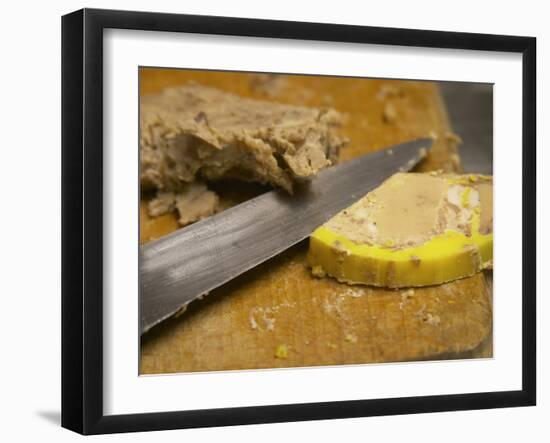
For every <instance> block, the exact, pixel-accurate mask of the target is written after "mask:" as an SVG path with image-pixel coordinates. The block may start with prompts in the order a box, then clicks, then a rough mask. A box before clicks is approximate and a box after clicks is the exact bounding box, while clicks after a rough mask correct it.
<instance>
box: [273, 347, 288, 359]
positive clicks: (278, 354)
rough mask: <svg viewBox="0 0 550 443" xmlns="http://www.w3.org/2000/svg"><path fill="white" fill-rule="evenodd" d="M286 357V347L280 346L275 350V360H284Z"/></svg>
mask: <svg viewBox="0 0 550 443" xmlns="http://www.w3.org/2000/svg"><path fill="white" fill-rule="evenodd" d="M287 357H288V346H287V345H285V344H280V345H278V346H277V348H276V349H275V358H280V359H285V358H287Z"/></svg>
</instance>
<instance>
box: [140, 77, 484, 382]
mask: <svg viewBox="0 0 550 443" xmlns="http://www.w3.org/2000/svg"><path fill="white" fill-rule="evenodd" d="M189 81H195V82H198V83H201V84H205V85H210V86H215V87H218V88H221V89H223V90H226V91H229V92H234V93H237V94H240V95H242V96H248V97H254V98H260V99H265V100H274V101H278V102H283V103H290V104H298V105H310V106H324V107H327V106H329V107H333V108H335V109H337V110H339V111H340V112H343V113H344V114H345V116H346V118H345V124H344V126H343V128H342V129H341V133H342V134H343V135H344V136H346V137H348V138H349V139H350V143H349V145H348V146H347V147H346V148H344V149H343V150H342V152H341V155H340V158H341V159H342V160H346V159H350V158H353V157H356V156H358V155H361V154H363V153H366V152H370V151H374V150H376V149H380V148H382V147H385V146H388V145H391V144H395V143H399V142H403V141H407V140H410V139H413V138H417V137H423V136H431V137H433V138H434V146H433V149H432V152H431V154H430V156H429V157H428V159H427V160H426V161H424V162H423V163H422V164H421V165H420V167H419V168H418V169H419V170H434V169H443V170H446V171H460V170H461V164H460V158H459V156H458V154H457V145H456V143H457V140H458V139H457V138H456V136H455V135H454V134H453V133H452V132H451V126H450V123H449V121H448V117H447V113H446V111H445V107H444V104H443V102H442V99H441V95H440V93H439V89H438V86H437V85H436V84H435V83H431V82H411V81H391V80H380V79H357V78H335V77H315V76H286V75H285V76H273V75H264V74H243V73H226V72H209V71H186V70H161V69H142V71H141V72H140V88H141V90H140V93H141V94H147V93H155V92H159V91H161V90H162V89H163V88H165V87H167V86H172V85H178V84H184V83H186V82H189ZM215 188H216V191H217V192H218V193H220V196H221V201H222V204H223V205H224V207H229V206H232V205H234V204H237V203H239V202H241V201H244V200H246V199H248V198H251V197H253V196H255V195H258V194H259V193H260V192H262V191H264V190H265V188H262V187H261V186H255V185H250V184H238V183H229V184H228V183H224V184H222V185H220V184H218V185H215ZM258 217H269V214H258ZM404 222H406V221H404ZM140 223H141V224H140V228H141V230H140V239H141V242H142V243H144V242H146V241H150V240H152V239H155V238H158V237H160V236H162V235H165V234H167V233H169V232H172V231H173V230H175V229H177V228H178V226H177V223H176V217H175V215H174V214H169V215H165V216H161V217H157V218H155V219H151V218H149V217H148V215H147V213H146V211H145V208H144V201H143V202H142V210H141V219H140ZM306 251H307V241H305V242H302V243H301V244H299V245H297V246H295V247H293V248H291V249H289V250H288V251H286V252H285V253H283V254H281V255H280V256H278V257H276V258H274V259H272V260H270V261H268V262H266V263H264V264H262V265H261V266H259V267H257V268H255V269H253V270H252V271H250V272H247V273H246V274H243V275H242V276H240V277H239V278H237V279H235V280H233V281H231V282H230V283H228V284H226V285H224V286H223V287H220V288H218V289H217V290H215V291H213V292H212V293H211V294H210V295H208V296H207V297H205V298H204V299H203V300H200V301H197V302H194V303H192V304H191V306H190V307H189V309H188V310H187V311H186V312H185V313H184V314H183V315H181V316H179V317H178V318H172V319H169V320H167V321H165V322H164V323H162V324H161V325H159V326H157V327H155V328H153V329H152V330H151V331H150V332H148V333H147V334H145V335H144V336H143V337H142V342H141V360H140V372H141V373H142V374H159V373H173V372H190V371H212V370H232V369H254V368H273V367H297V366H318V365H339V364H358V363H370V362H389V361H410V360H427V359H445V358H474V357H490V356H492V332H491V331H492V293H491V288H490V287H489V285H488V284H487V282H486V279H485V276H484V275H483V274H478V275H475V276H473V277H470V278H466V279H462V280H458V281H455V282H452V283H448V284H445V285H440V286H433V287H428V288H422V289H414V290H407V289H405V290H389V289H379V288H372V287H366V286H348V285H345V284H341V283H338V282H336V281H335V280H332V279H329V278H326V279H317V278H314V277H312V276H311V274H310V272H309V270H308V269H307V266H306V261H305V255H306Z"/></svg>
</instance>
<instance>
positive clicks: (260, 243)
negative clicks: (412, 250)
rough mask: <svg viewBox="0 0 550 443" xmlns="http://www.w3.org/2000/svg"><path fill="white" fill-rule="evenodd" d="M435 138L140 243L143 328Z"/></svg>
mask: <svg viewBox="0 0 550 443" xmlns="http://www.w3.org/2000/svg"><path fill="white" fill-rule="evenodd" d="M431 143H432V141H431V140H430V139H419V140H414V141H411V142H407V143H403V144H400V145H396V146H393V147H391V148H387V149H384V150H380V151H376V152H374V153H372V154H366V155H363V156H361V157H359V158H356V159H354V160H351V161H348V162H344V163H341V164H339V165H337V166H334V167H331V168H328V169H325V170H323V171H322V172H320V173H319V174H318V176H317V177H316V178H315V179H313V180H312V181H311V182H309V183H307V185H303V186H299V187H298V188H297V189H296V191H295V193H294V195H288V194H287V193H285V192H284V191H279V190H275V191H271V192H267V193H265V194H262V195H260V196H258V197H256V198H253V199H251V200H248V201H246V202H244V203H241V204H240V205H237V206H234V207H232V208H229V209H227V210H225V211H223V212H221V213H219V214H217V215H215V216H212V217H209V218H207V219H205V220H202V221H199V222H197V223H194V224H193V225H191V226H189V227H186V228H183V229H179V230H177V231H175V232H173V233H172V234H169V235H167V236H165V237H162V238H161V239H159V240H156V241H153V242H151V243H148V244H146V245H144V246H142V247H141V248H140V294H139V297H140V331H141V333H144V332H146V331H147V330H149V329H150V328H152V327H153V326H154V325H156V324H157V323H159V322H161V321H162V320H164V319H165V318H167V317H169V316H171V315H173V314H174V313H175V312H177V311H178V310H179V309H181V308H182V307H185V306H186V305H187V304H188V303H190V302H191V301H193V300H194V299H195V298H197V297H199V296H200V295H202V294H205V293H207V292H209V291H211V290H212V289H214V288H216V287H218V286H220V285H222V284H223V283H226V282H227V281H229V280H231V279H233V278H235V277H237V276H238V275H240V274H242V273H244V272H246V271H248V270H249V269H251V268H253V267H255V266H257V265H259V264H260V263H262V262H264V261H266V260H268V259H269V258H271V257H273V256H275V255H276V254H279V253H280V252H282V251H284V250H285V249H287V248H289V247H290V246H292V245H295V244H296V243H298V242H300V241H301V240H303V239H305V238H306V237H308V236H309V235H310V234H311V233H312V232H313V230H315V228H317V227H318V226H320V225H322V224H323V223H325V222H326V221H327V220H328V219H329V218H331V217H332V216H334V215H335V214H336V213H338V212H339V211H341V210H342V209H344V208H345V207H347V206H349V205H350V204H352V203H353V202H355V201H357V200H358V199H359V198H361V197H362V196H363V195H365V194H366V193H367V192H369V191H371V190H373V189H374V188H376V187H377V186H379V185H380V184H381V183H382V182H383V181H384V180H385V179H387V178H388V177H389V176H391V175H392V174H394V173H396V172H398V171H408V170H410V169H412V168H413V167H414V166H415V165H416V164H417V163H418V161H420V159H421V158H422V157H423V156H424V155H425V154H426V152H427V149H429V148H430V146H431Z"/></svg>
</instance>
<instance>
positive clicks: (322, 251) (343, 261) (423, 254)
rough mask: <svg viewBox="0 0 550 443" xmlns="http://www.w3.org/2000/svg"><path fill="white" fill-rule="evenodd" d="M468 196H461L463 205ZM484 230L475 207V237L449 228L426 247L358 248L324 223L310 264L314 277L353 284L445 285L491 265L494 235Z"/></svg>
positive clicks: (312, 245)
mask: <svg viewBox="0 0 550 443" xmlns="http://www.w3.org/2000/svg"><path fill="white" fill-rule="evenodd" d="M468 194H469V191H467V193H466V195H463V196H462V203H463V204H465V203H466V202H467V199H468ZM465 206H467V204H465ZM479 228H480V210H479V208H476V209H475V210H474V211H473V212H472V217H471V234H470V235H466V234H465V233H463V232H458V231H454V230H450V229H448V230H445V231H444V232H443V233H441V234H439V235H437V236H433V237H431V238H430V239H429V240H428V241H426V242H424V243H422V244H419V245H416V246H412V247H403V248H395V247H392V245H389V244H387V242H385V243H384V244H382V245H369V244H357V243H356V242H354V241H352V240H350V239H349V238H348V237H346V236H345V235H343V234H342V233H341V232H340V233H337V232H334V231H333V230H331V229H329V228H327V227H326V226H325V225H323V226H321V227H319V228H318V229H316V230H315V231H314V232H313V234H312V235H311V238H310V244H309V253H308V261H309V264H310V266H311V268H312V272H313V274H314V275H317V276H324V275H326V274H328V275H330V276H332V277H335V278H336V279H338V280H339V281H341V282H346V283H350V284H367V285H373V286H384V287H390V288H398V287H408V286H428V285H434V284H440V283H445V282H448V281H451V280H455V279H459V278H463V277H467V276H470V275H473V274H475V273H476V272H479V271H480V270H481V269H484V268H488V267H490V266H491V264H492V259H493V233H492V230H491V232H490V233H487V234H482V233H480V229H479Z"/></svg>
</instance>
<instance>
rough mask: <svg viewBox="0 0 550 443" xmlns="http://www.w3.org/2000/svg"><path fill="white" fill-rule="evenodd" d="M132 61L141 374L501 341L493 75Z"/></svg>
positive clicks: (330, 362)
mask: <svg viewBox="0 0 550 443" xmlns="http://www.w3.org/2000/svg"><path fill="white" fill-rule="evenodd" d="M138 71H139V72H138V75H139V91H135V93H136V100H139V146H136V150H137V149H139V167H140V169H139V171H140V172H139V182H140V183H139V185H140V193H139V194H140V201H139V209H140V210H139V327H137V328H136V334H137V337H138V339H139V340H140V356H139V374H140V375H161V374H174V373H190V372H210V371H238V370H266V369H281V368H308V367H319V366H340V365H365V364H373V363H376V364H382V363H397V362H428V361H435V360H458V359H460V360H467V359H490V358H492V357H493V285H492V281H493V278H492V273H493V85H492V84H490V83H473V82H451V81H437V80H434V79H425V80H409V79H391V78H377V77H344V76H326V75H303V74H297V73H271V72H237V71H223V70H198V69H181V68H172V67H170V66H160V67H159V66H139V67H138ZM136 242H137V239H136ZM418 364H427V363H418Z"/></svg>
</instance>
